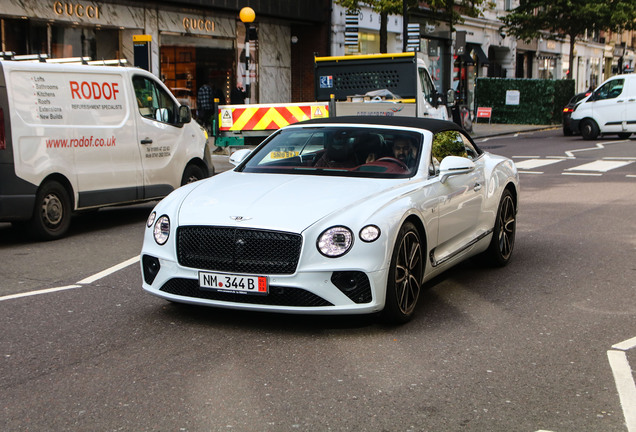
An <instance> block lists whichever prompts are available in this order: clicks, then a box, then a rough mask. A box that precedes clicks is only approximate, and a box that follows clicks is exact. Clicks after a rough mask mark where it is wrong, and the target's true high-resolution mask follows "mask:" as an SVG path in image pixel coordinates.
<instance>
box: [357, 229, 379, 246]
mask: <svg viewBox="0 0 636 432" xmlns="http://www.w3.org/2000/svg"><path fill="white" fill-rule="evenodd" d="M379 237H380V228H378V227H377V226H375V225H367V226H365V227H364V228H362V229H361V230H360V240H362V241H363V242H367V243H371V242H374V241H376V240H377V239H378V238H379Z"/></svg>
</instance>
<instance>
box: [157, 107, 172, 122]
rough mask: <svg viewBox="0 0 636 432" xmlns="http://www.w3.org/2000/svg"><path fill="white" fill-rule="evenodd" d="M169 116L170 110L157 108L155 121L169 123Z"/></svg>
mask: <svg viewBox="0 0 636 432" xmlns="http://www.w3.org/2000/svg"><path fill="white" fill-rule="evenodd" d="M169 114H170V113H168V108H157V111H155V120H157V121H160V122H164V123H168V121H169V117H170V115H169Z"/></svg>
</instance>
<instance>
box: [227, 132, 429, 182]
mask: <svg viewBox="0 0 636 432" xmlns="http://www.w3.org/2000/svg"><path fill="white" fill-rule="evenodd" d="M421 142H422V136H421V134H419V133H416V132H410V131H402V130H388V129H376V128H360V127H342V126H339V127H307V128H290V129H284V130H280V131H279V132H278V133H276V134H275V135H273V136H272V137H270V139H269V140H268V141H267V142H266V143H265V144H264V146H262V147H260V148H259V149H258V150H256V151H255V152H254V153H253V154H252V155H250V157H249V159H248V160H247V161H246V163H244V164H243V165H242V166H240V167H239V171H243V172H253V173H256V172H261V173H265V172H267V173H283V174H306V175H340V176H348V177H376V178H406V177H411V176H413V175H414V174H415V172H416V171H417V165H418V161H419V157H420V153H421Z"/></svg>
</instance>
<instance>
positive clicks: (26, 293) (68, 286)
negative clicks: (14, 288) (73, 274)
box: [0, 285, 80, 301]
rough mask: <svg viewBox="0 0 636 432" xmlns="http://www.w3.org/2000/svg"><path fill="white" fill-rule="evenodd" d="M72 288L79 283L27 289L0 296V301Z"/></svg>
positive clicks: (77, 286) (76, 286)
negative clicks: (27, 290) (33, 289)
mask: <svg viewBox="0 0 636 432" xmlns="http://www.w3.org/2000/svg"><path fill="white" fill-rule="evenodd" d="M74 288H80V285H67V286H63V287H57V288H47V289H42V290H37V291H29V292H24V293H19V294H10V295H6V296H2V297H0V301H5V300H13V299H17V298H22V297H31V296H35V295H40V294H49V293H52V292H57V291H65V290H70V289H74Z"/></svg>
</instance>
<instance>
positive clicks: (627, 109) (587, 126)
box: [570, 74, 636, 140]
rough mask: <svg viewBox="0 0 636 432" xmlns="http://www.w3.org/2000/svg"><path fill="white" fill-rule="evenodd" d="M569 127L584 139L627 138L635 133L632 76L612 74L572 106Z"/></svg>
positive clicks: (635, 98) (635, 86)
mask: <svg viewBox="0 0 636 432" xmlns="http://www.w3.org/2000/svg"><path fill="white" fill-rule="evenodd" d="M570 127H571V129H572V130H573V131H574V132H579V131H580V132H581V135H582V136H583V139H587V140H592V139H596V138H597V137H598V136H599V135H601V134H605V135H608V134H617V135H618V136H619V137H620V138H623V139H627V138H629V136H630V135H631V134H632V133H635V132H636V75H634V74H628V75H616V76H614V77H612V78H609V79H607V80H606V81H604V82H603V83H602V84H601V85H600V86H599V87H598V88H597V89H596V90H594V92H593V93H592V94H591V95H589V96H588V97H587V98H586V99H583V100H582V101H581V102H579V103H578V104H577V105H576V106H575V107H574V111H573V112H572V116H571V119H570Z"/></svg>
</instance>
